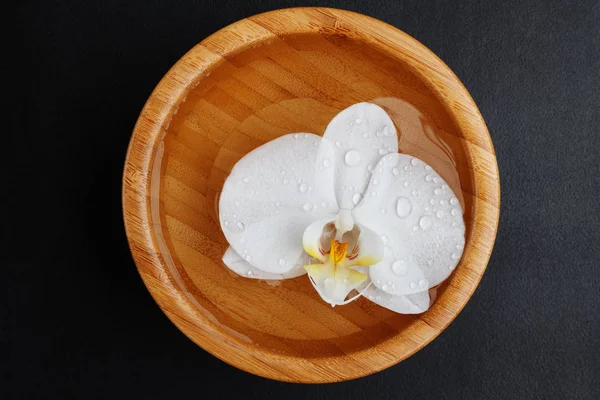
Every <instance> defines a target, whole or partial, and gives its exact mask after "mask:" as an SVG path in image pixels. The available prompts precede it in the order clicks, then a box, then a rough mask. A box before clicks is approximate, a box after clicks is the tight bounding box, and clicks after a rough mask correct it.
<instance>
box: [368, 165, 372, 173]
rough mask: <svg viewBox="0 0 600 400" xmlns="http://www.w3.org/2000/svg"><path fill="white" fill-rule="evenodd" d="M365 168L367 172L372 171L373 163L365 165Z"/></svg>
mask: <svg viewBox="0 0 600 400" xmlns="http://www.w3.org/2000/svg"><path fill="white" fill-rule="evenodd" d="M367 169H368V170H369V172H373V164H369V165H368V166H367Z"/></svg>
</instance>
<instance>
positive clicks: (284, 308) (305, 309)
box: [123, 8, 500, 383]
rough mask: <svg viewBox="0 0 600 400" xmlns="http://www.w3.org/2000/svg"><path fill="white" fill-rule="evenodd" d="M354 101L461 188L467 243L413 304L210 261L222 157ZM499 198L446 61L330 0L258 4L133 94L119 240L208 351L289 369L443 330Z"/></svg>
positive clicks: (339, 365) (484, 147)
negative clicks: (337, 300) (328, 293)
mask: <svg viewBox="0 0 600 400" xmlns="http://www.w3.org/2000/svg"><path fill="white" fill-rule="evenodd" d="M360 101H371V102H376V103H378V104H380V105H382V106H383V107H384V108H386V110H388V112H389V113H390V114H391V115H392V117H393V119H394V122H395V123H396V125H397V127H398V131H399V141H400V150H401V151H402V152H406V153H410V154H413V155H416V156H419V157H421V158H423V159H425V160H426V161H427V162H428V163H430V164H431V165H432V166H433V167H434V168H435V169H436V170H438V172H440V174H441V175H442V176H443V177H444V178H446V179H447V181H448V182H449V184H451V186H453V189H455V190H457V188H459V189H458V190H462V201H463V205H464V210H465V222H466V225H467V241H466V246H465V251H464V254H463V257H462V260H461V262H460V264H459V266H458V267H457V269H456V270H455V272H454V273H453V274H452V275H451V277H450V278H449V279H448V280H447V281H446V282H445V283H444V284H443V285H441V286H440V287H439V288H438V292H437V301H436V302H435V303H434V304H433V306H432V307H431V309H430V310H429V311H427V312H426V313H424V314H422V315H417V316H410V315H399V314H395V313H393V312H391V311H389V310H386V309H383V308H381V307H379V306H377V305H375V304H373V303H371V302H369V301H368V300H366V299H359V300H358V301H356V302H354V303H351V304H349V305H347V306H342V307H335V308H332V307H330V306H328V305H327V304H325V303H324V302H322V301H321V300H320V298H319V296H318V294H317V293H316V292H315V291H314V290H313V288H312V286H311V285H310V283H309V282H308V280H307V279H306V277H299V278H296V279H292V280H286V281H282V282H281V283H280V284H279V285H276V286H271V285H268V284H267V283H265V282H261V281H255V280H250V279H244V278H240V277H237V276H234V275H233V274H232V273H231V272H230V271H229V270H228V269H227V268H226V267H225V266H224V265H223V264H222V262H221V256H222V255H223V253H224V251H225V249H226V248H227V242H226V240H225V238H224V236H223V234H222V232H221V229H220V226H219V222H218V218H217V213H218V210H217V203H218V196H219V193H220V190H221V188H222V186H223V182H224V181H225V179H226V177H227V175H228V173H229V171H230V170H231V168H232V167H233V165H234V164H235V163H236V162H237V161H238V160H239V159H240V158H241V157H243V156H244V155H245V154H246V153H248V152H249V151H251V150H252V149H254V148H256V147H257V146H260V145H261V144H263V143H265V142H267V141H269V140H271V139H274V138H276V137H279V136H281V135H284V134H287V133H291V132H313V133H316V134H320V135H321V134H323V131H324V129H325V126H326V125H327V123H328V122H329V120H330V119H331V118H332V117H333V116H334V115H335V114H336V113H338V112H339V111H341V110H342V109H344V108H345V107H347V106H349V105H351V104H353V103H357V102H360ZM398 104H400V108H398V107H397V105H398ZM401 107H407V108H406V109H403V108H401ZM406 110H410V113H412V114H411V115H412V116H413V117H411V118H408V119H407V118H406V117H405V116H406V115H407V114H406V112H405V111H406ZM394 113H398V115H396V116H395V115H394ZM415 129H416V130H417V131H419V132H418V133H419V134H421V136H422V134H423V133H425V134H426V135H429V136H431V137H433V138H435V140H436V141H439V142H440V143H443V146H440V147H438V148H436V149H441V150H435V151H434V150H432V148H431V147H428V146H427V145H426V144H424V143H422V142H420V141H419V139H418V138H419V136H418V135H417V134H415V135H413V136H411V134H410V133H411V132H412V131H413V130H415ZM453 171H457V173H458V174H457V177H456V179H455V180H454V181H452V179H450V178H451V176H450V175H451V172H452V173H454V172H453ZM499 201H500V186H499V177H498V168H497V163H496V157H495V154H494V149H493V146H492V143H491V140H490V137H489V134H488V131H487V129H486V126H485V123H484V121H483V119H482V117H481V115H480V113H479V111H478V109H477V107H476V105H475V104H474V102H473V100H472V99H471V97H470V96H469V94H468V92H467V91H466V89H465V88H464V87H463V85H462V84H461V82H460V81H459V80H458V78H457V77H456V76H455V75H454V74H453V73H452V72H451V71H450V69H449V68H448V67H447V66H446V65H445V64H444V63H443V62H442V61H440V60H439V59H438V58H437V57H436V56H435V55H434V54H433V53H431V52H430V51H429V50H428V49H427V48H426V47H424V46H423V45H422V44H420V43H419V42H417V41H416V40H415V39H413V38H411V37H410V36H408V35H406V34H404V33H403V32H401V31H399V30H397V29H395V28H393V27H391V26H389V25H387V24H385V23H383V22H381V21H378V20H375V19H372V18H370V17H366V16H364V15H360V14H355V13H351V12H348V11H341V10H335V9H327V8H300V9H286V10H279V11H273V12H269V13H265V14H260V15H256V16H253V17H250V18H247V19H244V20H241V21H239V22H236V23H234V24H232V25H230V26H228V27H226V28H224V29H222V30H220V31H219V32H217V33H215V34H214V35H212V36H210V37H208V38H207V39H205V40H204V41H202V42H201V43H200V44H198V45H197V46H196V47H194V48H193V49H192V50H191V51H189V52H188V53H187V54H186V55H185V56H184V57H183V58H182V59H181V60H179V61H178V62H177V64H175V66H174V67H173V68H172V69H171V70H170V71H169V72H168V73H167V74H166V75H165V77H164V78H163V79H162V80H161V82H160V83H159V84H158V86H157V87H156V89H155V90H154V92H153V93H152V95H151V96H150V98H149V99H148V102H147V103H146V105H145V106H144V109H143V110H142V112H141V114H140V117H139V119H138V122H137V124H136V126H135V129H134V132H133V136H132V138H131V143H130V146H129V150H128V154H127V159H126V164H125V171H124V177H123V212H124V218H125V225H126V230H127V235H128V239H129V243H130V247H131V251H132V253H133V256H134V259H135V262H136V265H137V267H138V270H139V272H140V274H141V276H142V278H143V280H144V283H145V284H146V286H147V287H148V289H149V290H150V293H151V294H152V296H153V297H154V299H155V300H156V301H157V303H158V304H159V306H160V307H161V308H162V309H163V311H164V312H165V313H166V314H167V316H168V317H169V318H170V319H171V321H173V323H175V325H177V327H179V329H181V331H182V332H184V333H185V334H186V335H187V336H188V337H189V338H190V339H192V340H193V341H194V342H195V343H197V344H198V345H200V346H202V347H203V348H204V349H206V350H207V351H209V352H211V353H212V354H214V355H215V356H217V357H219V358H220V359H222V360H224V361H226V362H228V363H230V364H232V365H234V366H236V367H238V368H241V369H243V370H246V371H248V372H251V373H254V374H257V375H261V376H264V377H268V378H272V379H278V380H285V381H293V382H311V383H316V382H334V381H342V380H348V379H353V378H357V377H360V376H364V375H368V374H371V373H374V372H376V371H380V370H382V369H384V368H387V367H389V366H391V365H394V364H396V363H398V362H399V361H401V360H403V359H405V358H407V357H409V356H410V355H412V354H413V353H415V352H416V351H418V350H419V349H420V348H422V347H423V346H425V345H426V344H427V343H429V342H430V341H431V340H433V339H434V338H435V337H436V336H437V335H439V334H440V332H441V331H442V330H443V329H445V328H446V326H448V324H449V323H450V322H451V321H452V320H453V319H454V318H455V317H456V316H457V314H458V313H459V312H460V310H461V309H462V308H463V307H464V306H465V304H466V302H467V301H468V300H469V298H470V297H471V295H472V293H473V292H474V290H475V288H476V287H477V285H478V283H479V281H480V279H481V276H482V274H483V272H484V270H485V268H486V265H487V262H488V260H489V257H490V254H491V251H492V247H493V243H494V240H495V236H496V230H497V226H498V216H499Z"/></svg>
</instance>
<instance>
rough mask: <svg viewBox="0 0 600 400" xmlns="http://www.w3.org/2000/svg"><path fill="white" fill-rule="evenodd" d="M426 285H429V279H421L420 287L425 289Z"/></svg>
mask: <svg viewBox="0 0 600 400" xmlns="http://www.w3.org/2000/svg"><path fill="white" fill-rule="evenodd" d="M425 286H427V279H421V280H420V281H419V287H420V288H421V289H425Z"/></svg>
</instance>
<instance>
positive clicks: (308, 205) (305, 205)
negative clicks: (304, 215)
mask: <svg viewBox="0 0 600 400" xmlns="http://www.w3.org/2000/svg"><path fill="white" fill-rule="evenodd" d="M302 209H303V210H304V211H306V212H308V211H311V210H312V209H313V205H312V204H310V203H305V204H304V205H303V206H302Z"/></svg>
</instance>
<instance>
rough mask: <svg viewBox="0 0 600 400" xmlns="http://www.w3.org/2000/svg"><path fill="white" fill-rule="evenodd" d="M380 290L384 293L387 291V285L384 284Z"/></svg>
mask: <svg viewBox="0 0 600 400" xmlns="http://www.w3.org/2000/svg"><path fill="white" fill-rule="evenodd" d="M381 289H383V290H384V291H386V290H388V285H386V284H385V283H384V284H383V286H382V288H381Z"/></svg>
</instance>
